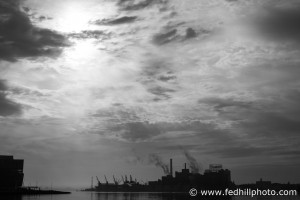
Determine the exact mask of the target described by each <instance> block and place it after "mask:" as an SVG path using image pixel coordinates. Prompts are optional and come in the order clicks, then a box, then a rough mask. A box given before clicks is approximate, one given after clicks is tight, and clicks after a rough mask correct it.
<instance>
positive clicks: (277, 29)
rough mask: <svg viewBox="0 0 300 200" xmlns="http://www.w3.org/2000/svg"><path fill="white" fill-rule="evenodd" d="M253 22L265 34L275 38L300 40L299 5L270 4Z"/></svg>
mask: <svg viewBox="0 0 300 200" xmlns="http://www.w3.org/2000/svg"><path fill="white" fill-rule="evenodd" d="M264 11H265V13H264V14H263V15H260V16H258V17H256V20H255V23H256V25H257V27H258V28H259V30H260V31H261V32H262V34H264V35H265V36H267V37H269V38H271V39H275V40H282V39H284V40H296V41H298V42H299V41H300V6H299V5H298V4H296V5H293V6H289V7H279V6H277V7H274V6H270V7H269V8H267V9H265V10H264Z"/></svg>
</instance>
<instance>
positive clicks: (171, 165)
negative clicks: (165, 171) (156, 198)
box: [170, 158, 173, 176]
mask: <svg viewBox="0 0 300 200" xmlns="http://www.w3.org/2000/svg"><path fill="white" fill-rule="evenodd" d="M170 175H171V176H173V163H172V158H171V159H170Z"/></svg>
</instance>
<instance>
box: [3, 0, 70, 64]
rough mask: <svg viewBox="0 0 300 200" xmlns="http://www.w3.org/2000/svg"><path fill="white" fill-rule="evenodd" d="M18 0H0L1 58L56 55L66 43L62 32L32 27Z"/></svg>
mask: <svg viewBox="0 0 300 200" xmlns="http://www.w3.org/2000/svg"><path fill="white" fill-rule="evenodd" d="M19 4H20V1H15V2H13V3H12V2H10V1H6V0H1V1H0V11H1V13H2V14H1V16H0V59H4V60H9V61H15V60H17V59H18V58H19V57H37V56H50V57H53V56H57V55H59V54H60V53H61V50H62V49H61V47H64V46H67V45H68V42H67V40H66V38H65V36H63V35H61V34H59V33H56V32H55V31H52V30H49V29H41V28H37V27H35V26H34V25H33V24H32V23H31V21H30V19H29V17H28V16H27V14H26V13H24V12H22V11H21V10H20V8H19V6H20V5H19Z"/></svg>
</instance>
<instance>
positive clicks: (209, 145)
mask: <svg viewBox="0 0 300 200" xmlns="http://www.w3.org/2000/svg"><path fill="white" fill-rule="evenodd" d="M0 13H1V14H0V72H1V73H0V127H1V128H0V152H1V154H13V155H15V156H16V157H17V158H24V159H25V182H26V181H27V182H30V181H33V182H34V181H35V180H39V181H40V183H41V184H44V185H47V184H48V185H49V184H50V183H51V182H52V181H54V182H57V184H58V185H68V184H69V183H70V182H71V183H73V185H76V186H82V185H85V184H86V185H87V186H88V184H89V177H90V176H95V175H100V176H103V174H107V175H110V174H115V175H117V176H118V175H121V174H125V173H127V174H134V175H136V176H137V177H138V178H141V179H144V180H154V179H155V178H157V177H159V176H161V175H162V171H161V170H160V169H158V168H155V166H151V165H149V163H146V164H145V162H141V159H140V158H146V157H147V156H148V155H150V154H153V153H156V154H159V155H161V157H162V158H163V159H164V160H165V161H167V160H168V159H169V158H170V157H172V158H173V160H174V161H175V169H176V170H179V169H181V167H182V165H183V162H186V159H185V156H184V152H185V151H189V152H190V153H191V155H193V156H194V157H195V158H196V159H197V160H198V162H199V163H200V164H201V166H203V168H207V166H208V164H210V163H222V164H223V165H224V166H225V167H226V168H229V169H231V170H232V176H233V180H234V181H235V182H236V183H245V182H253V181H255V180H257V179H258V178H260V177H262V178H265V179H270V180H273V181H280V182H287V181H291V182H299V181H300V179H299V177H300V172H299V170H298V169H299V167H300V159H299V158H300V136H299V131H300V117H299V116H300V90H299V88H300V87H299V86H300V81H299V80H300V79H299V74H300V68H299V64H300V59H299V58H300V56H299V55H300V28H299V27H300V14H299V13H300V4H299V1H296V0H284V1H283V0H282V1H280V0H265V1H256V0H236V1H232V0H231V1H229V0H227V1H226V0H184V1H182V0H118V1H117V0H115V1H105V0H102V1H99V0H86V1H80V0H66V1H59V0H51V1H50V0H43V1H38V0H26V1H21V0H20V1H10V0H0ZM104 161H105V162H104ZM71 166H72V167H71ZM111 166H114V167H111ZM70 168H71V169H70ZM46 173H47V174H51V177H52V178H49V177H48V176H46V175H45V174H46ZM63 176H67V177H68V178H67V179H66V178H64V177H63ZM70 177H71V178H70ZM84 180H86V181H84ZM70 185H72V184H70Z"/></svg>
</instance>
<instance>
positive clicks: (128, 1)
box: [117, 0, 167, 10]
mask: <svg viewBox="0 0 300 200" xmlns="http://www.w3.org/2000/svg"><path fill="white" fill-rule="evenodd" d="M166 3H167V0H119V2H118V3H117V4H118V6H120V8H121V9H122V10H140V9H144V8H147V7H150V6H153V5H155V4H161V5H165V4H166Z"/></svg>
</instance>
